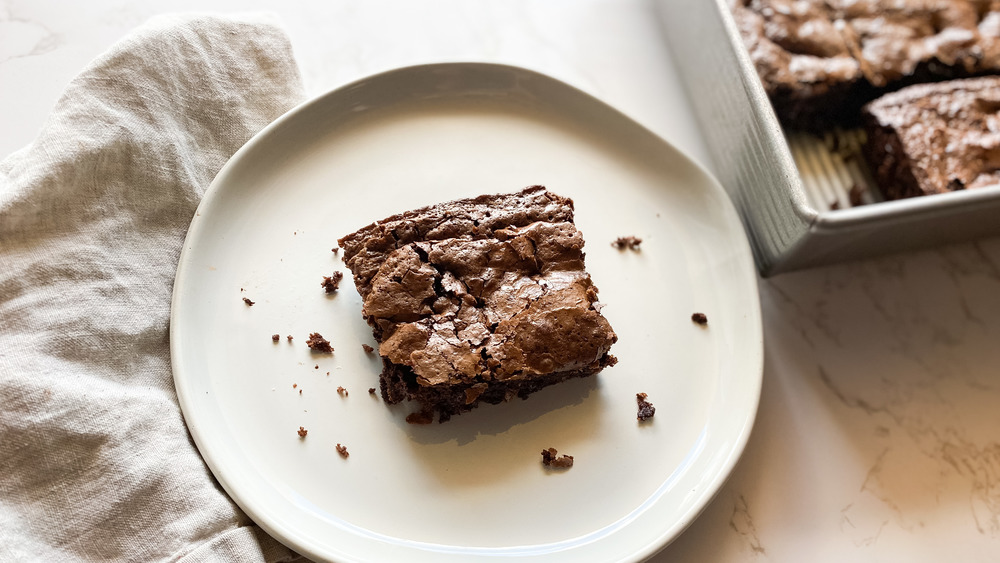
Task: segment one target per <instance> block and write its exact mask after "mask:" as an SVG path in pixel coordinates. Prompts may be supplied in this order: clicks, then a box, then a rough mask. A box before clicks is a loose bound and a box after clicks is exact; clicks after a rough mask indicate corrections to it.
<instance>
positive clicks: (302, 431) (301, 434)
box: [299, 426, 309, 438]
mask: <svg viewBox="0 0 1000 563" xmlns="http://www.w3.org/2000/svg"><path fill="white" fill-rule="evenodd" d="M308 433H309V431H308V430H306V429H305V428H303V427H302V426H299V438H305V437H306V434H308Z"/></svg>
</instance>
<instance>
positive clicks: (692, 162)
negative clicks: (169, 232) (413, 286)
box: [169, 61, 764, 561]
mask: <svg viewBox="0 0 1000 563" xmlns="http://www.w3.org/2000/svg"><path fill="white" fill-rule="evenodd" d="M440 69H451V70H455V71H457V72H461V71H466V72H468V71H470V70H473V71H493V72H508V73H509V72H515V73H522V74H526V75H529V76H531V77H532V78H533V79H536V80H543V81H548V82H551V83H555V84H557V85H558V86H559V87H561V88H564V89H566V90H567V91H571V92H573V93H575V94H576V95H579V96H583V97H584V99H585V100H586V101H587V102H589V103H596V104H599V105H600V106H601V107H602V109H603V110H605V111H607V112H609V113H610V114H614V115H615V116H616V117H617V118H619V119H623V120H627V121H628V122H629V125H630V126H631V127H635V128H637V129H640V130H642V131H644V132H645V133H646V134H648V135H650V136H652V137H655V138H656V139H657V140H658V141H660V142H662V143H663V144H664V145H666V146H667V147H669V148H670V149H672V150H673V151H675V152H676V153H677V155H678V156H679V157H680V158H682V159H683V160H684V161H686V163H687V164H688V165H689V166H691V167H692V168H694V169H695V170H696V171H697V173H698V174H700V175H701V176H703V177H704V178H705V179H706V180H707V184H708V186H709V189H710V190H712V191H715V192H717V194H718V195H720V196H724V197H722V198H720V201H721V202H722V203H723V205H724V210H722V211H721V213H724V214H725V215H728V220H729V221H731V222H732V223H733V226H734V227H737V226H738V227H739V228H738V229H735V228H734V231H736V232H738V233H739V236H738V238H739V240H738V241H733V242H735V243H737V245H738V246H739V247H740V251H739V259H740V262H742V263H743V264H742V266H741V268H742V269H745V270H746V272H745V274H746V275H747V281H748V283H749V286H748V287H746V290H747V293H749V294H751V295H752V296H753V298H752V299H750V300H749V303H747V307H748V316H751V317H752V318H750V319H748V322H749V323H750V326H752V328H753V329H754V331H755V334H754V335H753V337H754V338H753V342H749V343H748V348H749V350H750V351H752V353H753V357H752V358H747V361H744V362H742V364H743V365H744V366H749V367H747V373H749V374H752V375H753V376H754V380H753V382H752V388H753V394H752V397H750V398H749V399H748V402H747V407H748V412H747V416H746V417H745V418H744V419H743V420H742V425H741V426H740V431H739V434H738V435H736V436H734V438H735V439H734V440H733V446H732V448H730V449H729V451H728V452H727V453H726V456H725V460H724V461H723V462H722V463H721V464H719V465H718V466H717V468H716V469H717V471H716V472H715V473H714V474H713V475H711V479H710V480H709V481H708V483H707V485H706V488H707V489H711V492H710V493H708V494H702V495H700V497H699V500H698V501H696V502H694V503H693V504H692V505H691V507H690V508H689V509H688V510H687V511H686V512H684V513H683V514H682V515H681V516H680V517H679V518H677V519H676V521H674V522H673V523H671V524H670V525H668V526H665V527H664V528H663V529H662V531H661V533H660V534H659V535H657V536H656V537H655V538H654V539H652V540H650V541H648V542H647V543H646V544H645V545H642V546H636V549H634V550H632V551H631V553H632V555H631V556H630V557H627V558H625V559H623V560H624V561H641V560H645V559H647V558H649V557H652V556H653V555H655V554H656V553H657V552H659V551H661V550H662V549H664V548H665V547H666V546H667V545H669V544H670V543H671V542H672V541H673V540H675V539H676V538H677V537H678V536H679V535H680V534H681V533H683V532H684V530H686V529H687V528H688V527H689V526H690V525H691V524H692V523H693V522H694V521H695V520H696V519H697V518H698V516H699V515H700V514H701V513H702V512H703V511H704V510H705V508H707V507H708V505H709V504H711V502H712V501H713V499H714V498H715V497H716V496H717V495H718V493H719V492H720V491H721V489H722V488H723V486H724V485H725V483H726V481H727V480H728V479H729V477H730V476H731V474H732V471H733V469H734V468H735V466H736V464H737V463H738V462H739V460H740V459H741V457H742V455H743V453H744V451H745V448H746V444H747V442H748V440H749V438H750V434H751V433H752V429H753V426H754V423H755V420H756V417H757V413H758V409H759V406H760V394H761V388H762V383H763V364H764V348H763V346H764V343H763V319H762V313H761V303H760V293H759V282H758V279H757V275H756V268H755V267H754V261H753V254H752V250H751V247H750V242H749V240H748V237H747V235H746V232H745V230H744V228H743V224H742V222H741V221H740V219H739V215H738V213H737V211H736V208H735V205H734V204H733V202H732V201H731V199H730V198H729V196H728V194H727V192H726V191H725V189H724V188H723V187H722V186H721V184H719V181H718V180H717V179H716V178H715V177H714V175H712V174H711V172H710V171H709V170H708V169H707V168H706V167H704V166H703V165H702V164H701V163H700V162H698V161H697V160H696V159H694V158H693V157H692V156H691V155H690V154H688V152H686V151H685V150H683V149H681V148H679V147H677V146H676V145H674V144H673V143H670V142H669V141H667V140H666V139H664V138H663V137H661V136H660V135H657V134H656V133H654V132H652V131H650V130H649V129H648V128H646V127H645V126H643V125H642V124H641V123H639V122H638V121H636V120H635V119H632V118H631V117H630V116H628V115H627V114H625V113H623V112H622V111H620V110H618V109H617V108H616V107H614V106H612V105H610V104H609V103H607V102H605V101H603V100H601V99H600V98H598V97H596V96H594V95H591V94H589V93H587V92H586V91H584V90H581V89H580V88H577V87H576V86H573V85H571V84H569V83H567V82H565V81H563V80H560V79H558V78H554V77H552V76H550V75H548V74H544V73H541V72H538V71H535V70H531V69H528V68H525V67H521V66H514V65H508V64H501V63H486V62H475V61H470V62H461V61H456V62H441V63H427V64H416V65H408V66H401V67H396V68H392V69H388V70H384V71H381V72H377V73H374V74H371V75H367V76H364V77H362V78H359V79H356V80H353V81H350V82H348V83H345V84H342V85H340V86H337V87H334V88H331V89H329V90H327V91H326V92H324V93H321V94H319V95H316V96H314V97H312V98H310V99H307V100H305V101H303V102H302V103H300V104H298V105H296V106H294V107H292V108H291V109H289V110H288V111H286V112H285V113H284V114H282V115H281V116H279V117H278V118H277V119H275V120H274V121H272V122H271V123H269V124H267V125H266V126H265V127H263V128H262V129H261V130H260V131H258V132H257V133H255V134H254V135H253V136H251V137H250V139H248V140H247V142H246V143H244V144H243V145H242V146H241V147H240V148H239V149H238V150H237V151H236V152H235V153H234V154H233V155H232V156H231V157H230V158H229V160H227V162H226V163H225V164H224V165H223V166H222V167H221V168H220V169H219V171H218V173H217V174H216V176H215V177H214V178H213V180H212V182H211V183H210V184H209V186H208V187H207V188H206V190H205V192H204V193H203V194H202V198H201V200H200V201H199V203H198V207H197V209H196V211H195V213H194V215H193V216H192V220H191V223H190V225H189V227H188V230H187V232H186V234H185V238H184V244H183V246H182V248H181V253H180V255H179V257H178V262H177V270H176V273H175V277H174V283H173V289H172V294H171V307H170V325H169V338H170V363H171V372H172V374H173V379H174V386H175V390H176V393H177V400H178V405H179V407H180V410H181V414H182V417H183V419H184V422H185V426H186V427H187V429H188V432H189V433H190V435H191V437H192V439H193V441H194V444H195V446H196V448H197V450H198V454H199V455H200V456H201V458H202V460H203V461H204V462H205V464H206V466H207V467H208V469H209V470H210V471H211V472H212V475H213V476H214V477H215V479H216V480H217V481H218V482H219V484H220V485H221V486H222V488H223V489H224V491H225V493H226V495H227V496H228V498H229V499H230V500H231V501H232V502H233V503H234V504H236V505H237V506H238V507H239V508H240V509H241V510H242V511H243V512H244V513H246V515H247V516H248V517H249V518H250V519H251V520H252V521H253V522H254V523H256V524H257V525H259V526H260V527H261V528H262V529H263V530H264V531H266V532H267V533H268V534H269V535H271V536H272V537H274V538H275V539H276V540H278V541H280V542H281V543H283V544H284V545H286V546H288V547H290V548H292V549H293V550H295V551H296V552H298V553H300V554H303V555H306V556H307V557H310V558H316V559H319V560H324V559H327V558H328V557H329V556H331V555H332V556H334V557H343V558H345V559H349V560H350V559H351V558H352V555H351V553H349V552H344V551H342V550H341V549H340V548H339V547H338V548H335V552H333V553H329V552H326V551H324V552H318V551H316V549H315V546H310V545H308V544H307V543H303V542H302V541H300V538H301V536H300V535H297V534H295V533H294V532H293V531H292V530H291V529H289V527H288V526H285V525H283V524H282V522H280V521H278V520H277V519H275V518H272V517H271V516H270V515H269V514H267V511H266V510H264V509H263V508H262V507H260V506H258V505H257V502H256V501H255V499H253V498H248V497H247V496H245V495H238V494H236V493H235V492H234V491H233V490H232V487H233V485H232V483H229V482H228V480H227V478H226V477H225V471H223V470H222V469H221V468H220V464H219V461H218V460H216V459H215V458H214V457H213V454H212V453H211V451H210V448H207V447H205V446H204V445H205V444H206V443H207V442H206V440H207V439H206V438H205V437H204V436H203V435H202V430H201V428H199V426H198V424H197V423H196V422H194V421H192V417H191V416H190V413H192V412H193V410H192V409H193V406H192V403H193V401H194V399H193V397H192V396H191V390H190V389H189V387H188V385H187V382H186V380H185V378H184V377H183V376H182V374H181V371H182V369H183V368H182V367H181V366H182V365H183V362H182V361H181V358H182V357H183V349H182V347H181V344H180V339H179V338H178V337H176V336H175V333H176V331H177V330H179V329H178V328H177V327H179V326H180V321H179V319H178V316H179V313H178V311H179V310H180V307H179V306H178V304H179V303H180V302H181V301H182V300H183V297H182V293H183V292H184V291H186V289H185V287H184V283H183V280H184V279H185V275H186V274H187V270H188V262H189V260H186V257H188V253H189V249H190V248H191V241H193V240H196V239H197V235H198V233H200V231H201V225H202V224H203V223H204V222H203V221H201V220H200V217H201V213H202V211H203V209H204V208H206V207H208V206H209V205H211V202H212V201H213V199H214V195H215V194H217V193H218V192H219V189H220V188H219V187H218V186H219V184H220V183H222V182H223V179H224V178H225V177H226V176H227V175H228V173H229V172H230V170H232V169H234V168H237V167H238V166H240V162H241V160H242V159H243V157H244V155H245V154H246V153H248V152H250V151H251V150H253V149H254V148H255V147H257V146H258V145H260V144H262V143H265V142H267V141H268V139H269V137H271V136H272V135H273V134H274V132H275V131H276V130H279V129H280V128H282V127H284V126H285V124H286V123H288V122H290V121H292V120H294V119H297V118H299V116H300V115H301V114H308V112H310V111H311V110H312V109H313V108H314V107H322V106H324V105H325V104H328V103H330V100H331V99H334V98H336V97H338V96H341V95H343V94H345V93H346V92H348V91H350V90H352V89H354V88H356V87H358V86H360V85H362V84H364V83H368V82H373V81H378V80H385V79H387V78H390V77H392V76H393V75H397V74H404V73H408V72H434V71H435V70H440ZM450 95H454V94H450ZM748 340H749V339H748ZM598 529H601V528H598ZM403 543H405V544H416V545H417V546H419V545H427V546H432V545H439V544H432V543H429V542H419V541H412V540H404V541H403ZM553 543H559V542H553ZM539 545H551V544H539ZM416 548H417V549H421V548H420V547H416ZM497 549H501V548H497ZM424 551H426V550H424ZM556 551H562V550H556ZM530 555H531V554H519V555H511V557H513V558H515V559H525V558H530ZM501 557H502V558H504V559H506V558H507V557H505V556H501Z"/></svg>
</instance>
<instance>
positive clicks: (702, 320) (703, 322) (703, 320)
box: [691, 313, 708, 325]
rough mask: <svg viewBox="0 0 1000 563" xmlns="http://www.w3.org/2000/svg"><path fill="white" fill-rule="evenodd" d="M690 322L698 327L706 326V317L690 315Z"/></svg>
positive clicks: (703, 315)
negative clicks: (698, 325)
mask: <svg viewBox="0 0 1000 563" xmlns="http://www.w3.org/2000/svg"><path fill="white" fill-rule="evenodd" d="M691 320H692V321H694V322H696V323H698V324H700V325H707V324H708V317H706V316H705V313H695V314H693V315H691Z"/></svg>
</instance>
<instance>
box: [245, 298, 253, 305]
mask: <svg viewBox="0 0 1000 563" xmlns="http://www.w3.org/2000/svg"><path fill="white" fill-rule="evenodd" d="M243 302H244V303H246V304H247V307H253V305H254V302H253V301H250V300H249V299H247V298H246V297H244V298H243Z"/></svg>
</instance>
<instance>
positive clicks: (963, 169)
mask: <svg viewBox="0 0 1000 563" xmlns="http://www.w3.org/2000/svg"><path fill="white" fill-rule="evenodd" d="M998 111H1000V77H996V76H993V77H983V78H970V79H964V80H952V81H948V82H940V83H936V84H920V85H916V86H910V87H907V88H904V89H902V90H899V91H898V92H894V93H892V94H886V95H885V96H882V97H881V98H879V99H877V100H875V101H874V102H872V103H870V104H868V105H867V106H865V108H864V114H865V123H866V129H867V132H868V142H867V143H866V145H865V157H866V158H867V160H868V163H869V165H870V167H871V169H872V172H873V174H874V175H875V178H876V180H877V181H878V184H879V187H880V188H881V189H882V192H883V195H884V196H885V197H886V199H900V198H907V197H914V196H920V195H927V194H938V193H945V192H951V191H956V190H963V189H974V188H980V187H984V186H992V185H996V184H1000V114H998Z"/></svg>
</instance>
